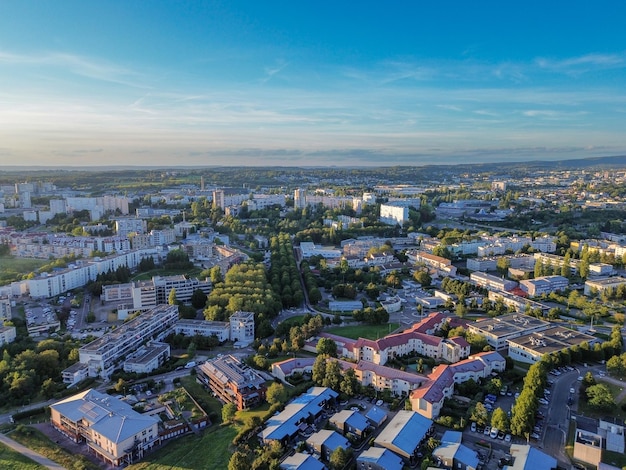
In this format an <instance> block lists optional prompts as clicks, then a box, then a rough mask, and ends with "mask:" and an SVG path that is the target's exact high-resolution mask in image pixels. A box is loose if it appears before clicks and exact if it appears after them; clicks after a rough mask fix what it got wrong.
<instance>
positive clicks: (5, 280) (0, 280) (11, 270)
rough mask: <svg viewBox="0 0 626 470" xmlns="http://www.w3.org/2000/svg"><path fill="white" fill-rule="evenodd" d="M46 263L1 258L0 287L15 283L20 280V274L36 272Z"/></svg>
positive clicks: (41, 260) (40, 260)
mask: <svg viewBox="0 0 626 470" xmlns="http://www.w3.org/2000/svg"><path fill="white" fill-rule="evenodd" d="M47 263H49V260H47V259H31V258H13V257H10V256H5V257H2V258H0V266H1V267H0V285H4V284H9V283H11V282H13V281H17V280H18V278H19V279H21V276H22V274H28V273H30V272H32V271H36V270H37V269H38V268H40V267H41V266H43V265H44V264H47Z"/></svg>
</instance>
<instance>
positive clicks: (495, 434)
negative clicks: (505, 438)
mask: <svg viewBox="0 0 626 470" xmlns="http://www.w3.org/2000/svg"><path fill="white" fill-rule="evenodd" d="M489 437H490V438H492V439H495V438H496V437H498V428H491V432H490V433H489Z"/></svg>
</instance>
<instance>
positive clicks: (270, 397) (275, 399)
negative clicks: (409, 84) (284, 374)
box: [265, 382, 288, 405]
mask: <svg viewBox="0 0 626 470" xmlns="http://www.w3.org/2000/svg"><path fill="white" fill-rule="evenodd" d="M287 397H288V394H287V389H286V388H285V386H284V385H283V384H281V383H278V382H274V383H273V384H271V385H270V386H269V387H268V388H267V392H265V399H266V400H267V402H268V403H269V404H270V405H273V404H275V403H285V402H286V401H287Z"/></svg>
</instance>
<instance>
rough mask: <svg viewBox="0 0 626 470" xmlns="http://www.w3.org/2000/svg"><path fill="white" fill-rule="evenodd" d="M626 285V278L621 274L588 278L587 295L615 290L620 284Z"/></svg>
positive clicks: (586, 283) (586, 282)
mask: <svg viewBox="0 0 626 470" xmlns="http://www.w3.org/2000/svg"><path fill="white" fill-rule="evenodd" d="M623 285H626V278H623V277H621V276H615V277H604V278H598V279H588V280H586V281H585V290H584V293H585V295H591V294H592V293H594V292H595V293H601V292H604V291H605V290H615V289H617V288H618V287H619V286H623Z"/></svg>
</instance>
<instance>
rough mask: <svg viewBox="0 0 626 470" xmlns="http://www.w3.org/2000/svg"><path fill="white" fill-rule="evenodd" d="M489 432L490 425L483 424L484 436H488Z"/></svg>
mask: <svg viewBox="0 0 626 470" xmlns="http://www.w3.org/2000/svg"><path fill="white" fill-rule="evenodd" d="M490 432H491V427H490V426H485V430H484V431H483V434H484V435H485V436H488V435H489V433H490Z"/></svg>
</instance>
